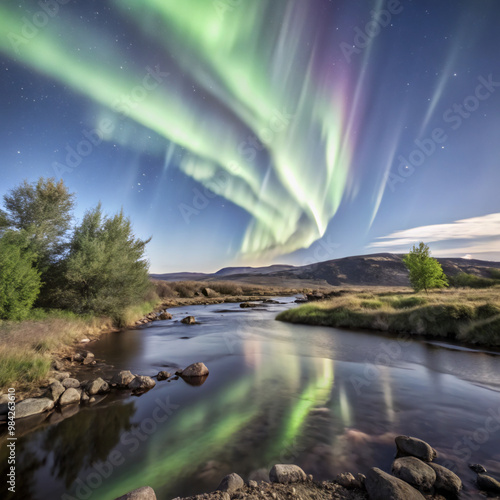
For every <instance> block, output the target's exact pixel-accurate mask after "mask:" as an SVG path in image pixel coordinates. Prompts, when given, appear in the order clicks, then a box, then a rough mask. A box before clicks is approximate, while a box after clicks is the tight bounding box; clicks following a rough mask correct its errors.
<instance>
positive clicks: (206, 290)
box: [201, 286, 219, 297]
mask: <svg viewBox="0 0 500 500" xmlns="http://www.w3.org/2000/svg"><path fill="white" fill-rule="evenodd" d="M201 293H202V294H203V295H204V296H205V297H218V296H219V294H218V293H217V292H216V291H215V290H212V288H208V287H207V286H206V287H203V288H202V289H201Z"/></svg>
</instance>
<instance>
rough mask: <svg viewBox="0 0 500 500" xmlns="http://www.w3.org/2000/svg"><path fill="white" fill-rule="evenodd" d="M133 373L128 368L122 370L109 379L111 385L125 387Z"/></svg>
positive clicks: (130, 380)
mask: <svg viewBox="0 0 500 500" xmlns="http://www.w3.org/2000/svg"><path fill="white" fill-rule="evenodd" d="M134 378H135V375H133V374H132V372H131V371H130V370H122V371H120V372H118V373H116V374H115V375H113V378H112V379H111V385H116V386H118V387H120V388H124V387H127V386H128V385H129V384H130V382H132V380H134Z"/></svg>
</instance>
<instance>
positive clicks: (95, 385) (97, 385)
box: [85, 377, 109, 396]
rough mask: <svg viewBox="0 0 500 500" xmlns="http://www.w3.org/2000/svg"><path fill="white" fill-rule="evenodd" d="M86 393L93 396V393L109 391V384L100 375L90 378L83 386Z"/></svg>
mask: <svg viewBox="0 0 500 500" xmlns="http://www.w3.org/2000/svg"><path fill="white" fill-rule="evenodd" d="M85 389H86V391H87V394H88V395H89V396H93V395H95V394H102V393H104V392H108V391H109V385H108V383H107V382H105V381H104V380H103V379H102V378H101V377H99V378H96V379H95V380H91V381H90V382H88V383H87V385H86V387H85Z"/></svg>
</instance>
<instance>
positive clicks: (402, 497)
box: [365, 467, 425, 500]
mask: <svg viewBox="0 0 500 500" xmlns="http://www.w3.org/2000/svg"><path fill="white" fill-rule="evenodd" d="M365 486H366V491H367V492H368V497H369V498H370V500H425V497H424V496H423V495H422V494H421V493H420V492H419V491H417V490H416V489H415V488H413V487H412V486H410V485H409V484H408V483H405V482H404V481H402V480H401V479H398V478H396V477H394V476H391V475H390V474H387V473H386V472H384V471H381V470H380V469H377V468H376V467H374V468H372V469H370V470H369V471H368V474H367V476H366V480H365Z"/></svg>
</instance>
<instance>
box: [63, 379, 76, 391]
mask: <svg viewBox="0 0 500 500" xmlns="http://www.w3.org/2000/svg"><path fill="white" fill-rule="evenodd" d="M62 385H63V387H64V388H65V389H69V388H70V387H73V388H74V389H76V388H77V387H80V381H79V380H76V378H65V379H64V380H63V381H62Z"/></svg>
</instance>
